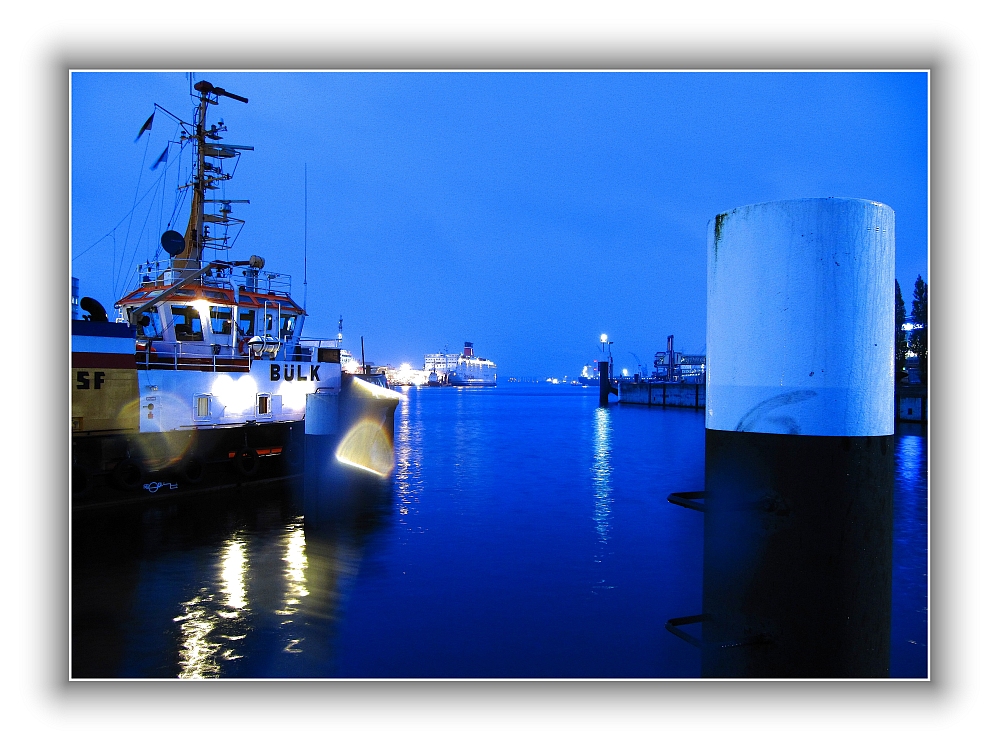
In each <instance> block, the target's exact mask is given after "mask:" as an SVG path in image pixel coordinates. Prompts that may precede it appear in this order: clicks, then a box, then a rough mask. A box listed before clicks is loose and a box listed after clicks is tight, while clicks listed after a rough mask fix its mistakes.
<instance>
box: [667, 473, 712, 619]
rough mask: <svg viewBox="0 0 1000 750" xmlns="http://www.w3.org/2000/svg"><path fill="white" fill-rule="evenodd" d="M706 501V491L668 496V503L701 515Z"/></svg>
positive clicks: (674, 493) (675, 493) (677, 493)
mask: <svg viewBox="0 0 1000 750" xmlns="http://www.w3.org/2000/svg"><path fill="white" fill-rule="evenodd" d="M704 500H705V490H700V491H698V492H673V493H671V494H669V495H667V502H668V503H673V504H674V505H679V506H681V507H682V508H690V509H691V510H696V511H698V512H699V513H704V512H705V503H704ZM699 501H702V502H699ZM682 619H683V618H682Z"/></svg>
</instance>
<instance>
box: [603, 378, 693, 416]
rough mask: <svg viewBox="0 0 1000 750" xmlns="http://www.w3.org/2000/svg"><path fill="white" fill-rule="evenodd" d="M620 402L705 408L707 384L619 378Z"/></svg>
mask: <svg viewBox="0 0 1000 750" xmlns="http://www.w3.org/2000/svg"><path fill="white" fill-rule="evenodd" d="M618 403H619V404H643V405H645V406H681V407H686V408H689V409H704V408H705V386H704V384H702V383H662V382H661V383H658V382H656V381H654V380H619V381H618Z"/></svg>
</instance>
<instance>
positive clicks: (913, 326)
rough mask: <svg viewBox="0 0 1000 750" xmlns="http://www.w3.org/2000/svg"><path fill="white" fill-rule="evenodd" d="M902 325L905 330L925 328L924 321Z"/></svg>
mask: <svg viewBox="0 0 1000 750" xmlns="http://www.w3.org/2000/svg"><path fill="white" fill-rule="evenodd" d="M901 327H902V329H903V330H904V331H913V330H917V329H921V328H923V327H924V324H923V323H903V325H902V326H901Z"/></svg>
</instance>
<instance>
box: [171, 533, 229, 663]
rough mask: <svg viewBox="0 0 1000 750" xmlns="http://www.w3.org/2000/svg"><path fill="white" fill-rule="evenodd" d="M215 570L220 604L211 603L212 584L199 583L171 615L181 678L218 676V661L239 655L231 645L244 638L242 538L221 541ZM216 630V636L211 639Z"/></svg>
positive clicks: (213, 599)
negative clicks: (177, 631)
mask: <svg viewBox="0 0 1000 750" xmlns="http://www.w3.org/2000/svg"><path fill="white" fill-rule="evenodd" d="M218 569H219V578H220V581H219V583H220V584H221V585H220V588H219V594H220V599H221V605H220V606H219V607H215V606H213V603H214V602H215V599H216V597H215V594H214V593H213V592H212V587H210V586H203V587H202V588H201V589H200V590H199V591H198V593H197V595H195V596H194V597H193V598H192V599H190V600H188V601H185V602H181V614H180V615H178V616H177V617H175V618H174V622H176V623H179V624H180V629H181V644H180V654H179V657H178V664H179V666H180V668H181V669H180V672H179V673H178V675H177V676H178V677H180V678H181V679H205V678H209V677H218V676H219V675H220V673H221V667H220V664H219V660H223V661H233V660H235V659H239V658H241V654H239V653H237V651H236V648H235V645H236V643H237V642H239V641H242V640H243V639H244V638H246V632H245V630H244V626H243V625H242V624H241V623H240V622H239V620H240V617H241V610H243V609H245V608H246V607H247V598H246V572H247V550H246V541H245V540H244V539H242V538H240V537H239V536H234V537H232V538H230V539H228V540H227V541H226V542H225V543H224V544H223V547H222V549H221V550H220V553H219V565H218ZM224 626H225V627H224ZM217 630H218V631H219V632H218V634H217V637H216V638H213V632H214V631H217ZM234 630H235V631H236V632H233V631H234ZM240 631H242V632H240ZM227 644H229V647H228V648H227V647H226V646H227Z"/></svg>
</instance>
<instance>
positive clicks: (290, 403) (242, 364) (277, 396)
mask: <svg viewBox="0 0 1000 750" xmlns="http://www.w3.org/2000/svg"><path fill="white" fill-rule="evenodd" d="M194 91H195V92H197V94H196V95H195V100H196V101H195V108H194V116H193V118H192V119H193V122H192V123H187V122H184V121H182V120H179V119H178V118H176V117H174V116H173V115H171V114H170V113H169V112H167V111H166V110H164V109H162V108H161V107H159V106H157V108H156V110H155V112H154V114H160V113H163V114H165V115H166V116H169V117H171V118H173V119H174V120H177V122H178V125H179V127H180V132H181V136H180V139H179V141H175V142H173V143H174V144H175V145H177V146H179V147H180V148H181V149H184V148H190V150H191V159H192V170H191V176H190V180H189V182H188V183H187V184H186V185H183V186H181V188H184V189H189V190H190V194H191V196H192V197H191V210H190V218H189V220H188V223H187V228H186V230H185V232H184V233H183V234H181V233H180V232H177V231H174V230H168V231H166V232H164V233H163V235H162V238H161V245H162V249H163V251H164V253H165V256H166V257H164V258H161V259H158V260H156V261H153V262H147V263H143V264H142V265H140V266H139V267H138V269H137V278H136V283H135V287H134V288H133V290H132V291H130V292H129V293H128V294H126V295H125V296H124V297H122V298H121V299H120V300H118V301H117V302H116V303H115V305H114V306H115V310H116V311H117V317H116V320H115V321H114V322H110V321H109V320H108V318H107V314H106V312H105V311H104V308H103V307H102V306H101V305H100V304H99V303H98V302H96V300H93V299H89V298H84V299H83V300H81V301H80V306H81V307H82V308H83V309H84V311H85V312H86V313H87V314H86V315H85V317H84V319H83V320H74V321H73V322H72V364H71V386H70V387H71V392H72V438H73V440H72V446H73V447H72V461H73V492H74V495H76V494H79V493H84V492H86V491H87V490H88V488H91V487H93V486H94V484H95V482H97V483H98V484H101V483H103V482H104V480H110V484H112V485H114V486H116V487H118V488H119V489H122V490H136V489H145V490H146V491H149V492H153V491H156V490H160V489H163V488H166V489H172V488H176V487H177V485H178V483H186V484H194V483H198V482H200V481H201V480H202V478H203V477H204V476H205V474H206V471H207V470H208V469H209V467H213V466H216V467H217V466H222V467H223V468H224V469H225V470H227V471H228V472H229V473H230V474H234V475H235V476H236V477H237V478H240V477H244V478H245V477H250V476H254V475H257V474H258V471H259V470H261V469H263V468H265V467H267V468H270V469H271V470H272V471H284V472H287V471H289V470H297V469H298V468H300V467H301V462H302V456H303V452H302V449H301V441H302V433H303V420H304V417H305V406H306V396H307V394H310V393H313V392H316V391H317V390H319V389H322V390H323V391H324V392H329V393H339V391H340V388H341V349H340V340H339V339H331V340H329V341H326V340H319V339H310V340H307V339H303V338H302V327H303V323H304V322H305V318H306V311H305V309H304V308H303V307H302V306H301V305H299V304H298V303H297V302H295V300H294V299H292V297H291V289H290V287H291V279H290V277H289V276H288V275H287V274H282V273H277V272H274V271H272V270H270V269H269V268H267V266H266V263H265V261H264V259H263V258H262V257H260V256H258V255H251V256H250V257H249V259H247V260H235V261H232V260H209V259H208V256H214V257H215V258H223V257H229V255H228V251H229V250H230V248H231V246H232V240H233V237H232V235H233V233H234V231H233V230H235V229H237V228H239V227H240V226H241V225H242V224H243V222H242V220H240V219H238V218H236V217H235V216H234V215H233V213H232V211H233V206H234V204H241V203H248V202H249V201H246V200H232V199H218V198H213V197H211V196H212V195H213V191H214V190H215V189H216V188H218V187H219V186H220V184H221V183H222V182H223V181H225V180H229V179H231V178H232V172H233V171H235V170H234V166H235V163H236V162H238V160H239V155H240V154H241V153H244V152H247V151H252V150H253V148H252V147H250V146H239V145H234V144H229V143H225V142H223V136H222V134H223V133H224V132H225V131H226V128H225V126H223V125H222V124H221V121H220V123H219V124H218V125H211V126H209V125H208V124H207V123H208V122H209V118H208V111H209V108H210V107H213V106H216V105H218V104H219V103H220V98H221V97H226V98H229V99H234V100H237V101H241V102H244V103H247V101H248V100H247V99H245V98H243V97H241V96H238V95H235V94H232V93H230V92H227V91H226V90H224V89H222V88H218V87H216V86H213V85H212V84H211V83H209V82H207V81H201V82H199V83H196V84H195V85H194ZM151 120H152V118H150V121H151ZM148 124H149V123H148V122H147V125H148ZM145 129H146V128H145V126H144V130H145ZM140 135H141V133H140ZM230 165H232V166H230ZM347 377H350V376H347Z"/></svg>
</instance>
